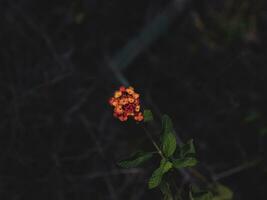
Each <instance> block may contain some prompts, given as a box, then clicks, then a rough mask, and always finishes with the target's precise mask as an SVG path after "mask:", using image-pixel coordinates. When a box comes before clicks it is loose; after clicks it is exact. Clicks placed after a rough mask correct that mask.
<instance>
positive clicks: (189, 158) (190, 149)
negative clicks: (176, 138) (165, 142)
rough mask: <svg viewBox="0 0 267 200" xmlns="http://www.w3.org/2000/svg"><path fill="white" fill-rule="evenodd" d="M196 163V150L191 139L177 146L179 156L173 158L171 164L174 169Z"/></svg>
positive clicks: (191, 165)
mask: <svg viewBox="0 0 267 200" xmlns="http://www.w3.org/2000/svg"><path fill="white" fill-rule="evenodd" d="M196 164H197V159H196V151H195V147H194V144H193V140H192V139H191V140H189V141H188V142H187V143H186V144H183V145H181V146H180V148H179V158H177V159H173V166H174V167H175V168H176V169H181V168H186V167H193V166H195V165H196Z"/></svg>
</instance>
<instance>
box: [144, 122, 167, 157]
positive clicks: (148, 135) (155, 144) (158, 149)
mask: <svg viewBox="0 0 267 200" xmlns="http://www.w3.org/2000/svg"><path fill="white" fill-rule="evenodd" d="M143 129H144V130H145V133H146V136H147V137H148V138H149V140H150V141H151V142H152V144H153V145H154V147H155V148H156V150H157V152H158V153H159V155H160V156H161V158H165V157H164V155H163V153H162V151H161V150H160V148H159V146H158V145H157V143H156V142H155V140H154V139H153V137H152V135H151V134H150V132H149V131H148V130H147V129H146V128H145V127H143Z"/></svg>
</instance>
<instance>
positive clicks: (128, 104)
mask: <svg viewBox="0 0 267 200" xmlns="http://www.w3.org/2000/svg"><path fill="white" fill-rule="evenodd" d="M139 97H140V95H139V94H138V93H136V92H135V91H134V88H133V87H128V88H126V87H124V86H121V87H120V88H119V90H117V91H115V92H114V95H113V97H111V98H110V99H109V104H110V105H111V106H113V107H114V110H113V111H114V112H113V116H114V117H116V118H118V119H119V120H120V121H127V120H128V118H129V117H132V118H133V119H134V120H136V121H139V122H140V121H142V120H143V119H144V116H143V113H142V112H141V111H140V110H141V107H140V100H139Z"/></svg>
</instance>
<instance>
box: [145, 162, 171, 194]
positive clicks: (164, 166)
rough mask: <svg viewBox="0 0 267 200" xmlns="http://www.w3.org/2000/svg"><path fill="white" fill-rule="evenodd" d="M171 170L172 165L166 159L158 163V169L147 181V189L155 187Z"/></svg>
mask: <svg viewBox="0 0 267 200" xmlns="http://www.w3.org/2000/svg"><path fill="white" fill-rule="evenodd" d="M171 168H172V163H171V162H169V161H168V160H167V159H162V160H161V162H160V166H159V168H157V169H156V170H155V171H154V172H153V173H152V176H151V177H150V179H149V181H148V188H149V189H152V188H155V187H157V186H158V185H159V184H160V183H161V180H162V178H163V175H164V174H166V173H167V172H168V171H169V170H170V169H171Z"/></svg>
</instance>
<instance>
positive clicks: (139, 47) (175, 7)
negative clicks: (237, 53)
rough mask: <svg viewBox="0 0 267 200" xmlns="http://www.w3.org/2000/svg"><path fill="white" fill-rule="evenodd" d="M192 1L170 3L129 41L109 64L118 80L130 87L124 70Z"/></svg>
mask: <svg viewBox="0 0 267 200" xmlns="http://www.w3.org/2000/svg"><path fill="white" fill-rule="evenodd" d="M189 1H190V0H174V1H172V2H171V3H169V4H168V5H167V7H166V9H165V10H164V11H163V12H162V13H161V14H159V15H158V16H156V17H155V18H154V20H153V21H152V22H151V23H150V24H148V25H147V26H145V27H144V28H143V30H141V32H140V34H139V35H138V36H137V37H135V38H133V39H132V40H131V41H129V42H128V43H127V44H126V45H125V46H124V47H123V48H122V49H121V50H120V51H119V52H118V53H117V54H116V55H115V56H114V58H113V59H111V61H110V62H109V65H108V66H109V67H110V69H111V70H112V71H113V73H114V74H115V76H116V78H117V80H118V81H119V82H120V83H121V84H123V85H125V86H128V85H129V82H128V81H127V79H126V78H125V77H124V76H123V74H122V72H121V71H122V70H124V69H126V68H127V67H128V66H129V64H130V63H131V62H132V61H133V60H134V59H135V58H136V57H137V56H138V55H139V54H141V53H142V52H143V51H144V50H145V49H146V48H148V47H149V46H150V45H151V44H152V43H153V42H154V41H155V40H157V39H158V38H159V37H160V36H161V35H162V34H163V33H164V32H166V31H167V30H168V28H169V26H170V24H171V23H172V22H173V21H174V19H175V18H176V17H177V16H178V15H179V14H181V13H182V12H183V11H184V10H185V8H186V5H187V4H188V2H189Z"/></svg>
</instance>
